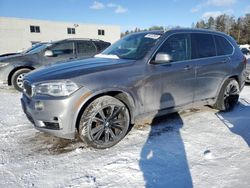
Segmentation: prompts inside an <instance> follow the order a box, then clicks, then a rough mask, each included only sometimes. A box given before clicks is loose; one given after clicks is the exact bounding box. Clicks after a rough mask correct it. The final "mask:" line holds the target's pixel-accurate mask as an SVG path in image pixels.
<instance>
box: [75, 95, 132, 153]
mask: <svg viewBox="0 0 250 188" xmlns="http://www.w3.org/2000/svg"><path fill="white" fill-rule="evenodd" d="M129 122H130V117H129V111H128V108H127V107H126V105H125V104H123V103H122V102H121V101H120V100H118V99H116V98H114V97H111V96H102V97H99V98H97V99H95V100H94V101H93V102H91V103H90V104H89V106H88V107H87V108H86V109H85V110H84V112H83V114H82V116H81V120H80V124H79V128H78V131H79V136H80V138H81V139H82V140H83V141H84V142H85V143H87V145H89V146H91V147H93V148H97V149H105V148H109V147H112V146H114V145H115V144H117V143H118V142H119V141H121V140H122V139H123V138H124V137H125V135H126V133H127V131H128V128H129Z"/></svg>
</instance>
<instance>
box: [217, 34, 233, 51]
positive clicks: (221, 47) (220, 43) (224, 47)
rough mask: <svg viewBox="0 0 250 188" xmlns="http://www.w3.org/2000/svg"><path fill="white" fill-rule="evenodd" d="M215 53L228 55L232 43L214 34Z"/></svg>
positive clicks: (231, 48) (231, 49)
mask: <svg viewBox="0 0 250 188" xmlns="http://www.w3.org/2000/svg"><path fill="white" fill-rule="evenodd" d="M214 39H215V43H216V48H217V55H230V54H232V53H233V47H232V45H231V44H230V43H229V42H228V41H227V40H226V39H225V38H224V37H221V36H218V35H214Z"/></svg>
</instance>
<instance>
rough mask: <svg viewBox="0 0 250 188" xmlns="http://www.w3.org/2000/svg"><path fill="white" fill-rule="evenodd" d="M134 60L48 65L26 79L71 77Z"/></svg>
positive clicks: (93, 60) (104, 60) (97, 60)
mask: <svg viewBox="0 0 250 188" xmlns="http://www.w3.org/2000/svg"><path fill="white" fill-rule="evenodd" d="M133 62H135V60H125V59H109V58H89V59H84V60H77V61H70V62H65V63H60V64H54V65H50V66H46V67H43V68H41V69H37V70H35V71H32V72H31V73H29V74H27V75H26V77H25V79H26V80H28V81H29V82H31V83H37V82H44V81H48V80H61V79H71V78H75V77H78V76H82V75H85V74H90V73H94V72H99V71H104V70H107V69H115V68H119V67H122V66H129V65H130V64H131V63H133Z"/></svg>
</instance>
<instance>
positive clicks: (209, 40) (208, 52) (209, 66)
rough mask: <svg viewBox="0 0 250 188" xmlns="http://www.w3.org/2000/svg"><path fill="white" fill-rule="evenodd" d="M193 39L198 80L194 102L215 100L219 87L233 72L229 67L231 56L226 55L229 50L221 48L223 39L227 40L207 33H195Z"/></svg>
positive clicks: (193, 55)
mask: <svg viewBox="0 0 250 188" xmlns="http://www.w3.org/2000/svg"><path fill="white" fill-rule="evenodd" d="M218 37H219V38H218ZM191 38H192V59H193V61H194V62H195V64H196V80H197V84H196V88H195V97H194V101H201V100H206V99H211V98H214V97H215V96H216V94H217V91H218V89H219V86H220V85H221V83H222V82H223V80H224V79H225V77H226V76H227V75H228V73H229V72H230V71H231V69H230V66H228V64H229V63H230V55H229V54H225V51H227V49H225V48H226V47H225V46H224V47H223V45H222V46H221V42H222V43H223V41H221V39H223V40H226V39H224V38H223V37H221V36H217V35H212V34H205V33H194V34H192V35H191ZM216 47H217V50H216ZM229 47H231V48H230V49H231V50H230V49H229V51H230V52H231V53H233V48H232V46H229ZM227 53H228V52H227Z"/></svg>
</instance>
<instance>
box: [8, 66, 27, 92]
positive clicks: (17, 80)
mask: <svg viewBox="0 0 250 188" xmlns="http://www.w3.org/2000/svg"><path fill="white" fill-rule="evenodd" d="M30 71H31V70H30V69H20V70H17V71H16V72H15V73H14V74H13V76H12V78H11V83H12V85H13V86H14V88H15V89H16V90H17V91H20V92H22V91H23V78H24V76H25V74H27V73H28V72H30Z"/></svg>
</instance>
